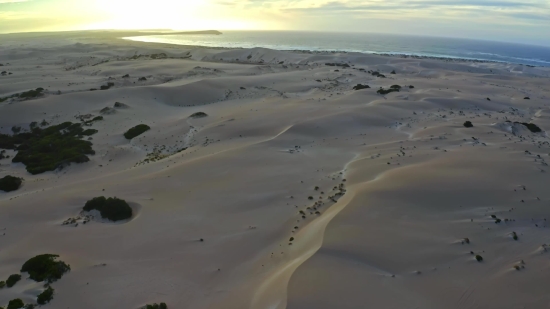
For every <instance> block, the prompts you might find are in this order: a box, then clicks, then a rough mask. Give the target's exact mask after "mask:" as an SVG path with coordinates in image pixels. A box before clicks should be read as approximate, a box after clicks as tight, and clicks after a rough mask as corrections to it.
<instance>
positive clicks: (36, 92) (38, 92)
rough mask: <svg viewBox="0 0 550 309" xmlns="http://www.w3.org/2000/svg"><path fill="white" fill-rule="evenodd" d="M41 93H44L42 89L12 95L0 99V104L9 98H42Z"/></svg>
mask: <svg viewBox="0 0 550 309" xmlns="http://www.w3.org/2000/svg"><path fill="white" fill-rule="evenodd" d="M43 92H44V88H36V89H34V90H29V91H25V92H21V93H16V94H13V95H11V96H9V97H4V98H0V103H1V102H4V101H6V100H7V99H10V98H20V99H25V100H26V99H32V98H36V97H39V96H42V95H43Z"/></svg>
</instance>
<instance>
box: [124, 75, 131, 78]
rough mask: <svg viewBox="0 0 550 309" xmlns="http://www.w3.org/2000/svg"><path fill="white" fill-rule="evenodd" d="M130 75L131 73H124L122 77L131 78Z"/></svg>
mask: <svg viewBox="0 0 550 309" xmlns="http://www.w3.org/2000/svg"><path fill="white" fill-rule="evenodd" d="M129 77H130V74H125V75H122V78H129Z"/></svg>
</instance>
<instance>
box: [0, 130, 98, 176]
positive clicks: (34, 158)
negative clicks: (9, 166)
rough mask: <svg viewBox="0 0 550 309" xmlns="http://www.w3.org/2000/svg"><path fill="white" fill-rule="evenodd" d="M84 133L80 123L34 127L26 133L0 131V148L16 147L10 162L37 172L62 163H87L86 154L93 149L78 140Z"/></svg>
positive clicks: (45, 170)
mask: <svg viewBox="0 0 550 309" xmlns="http://www.w3.org/2000/svg"><path fill="white" fill-rule="evenodd" d="M84 132H85V131H84V129H83V128H82V125H81V124H80V123H72V122H64V123H61V124H58V125H55V126H50V127H48V128H44V129H41V128H38V127H34V128H33V129H32V130H31V131H30V132H23V133H18V134H14V135H6V134H0V148H3V149H15V150H17V151H18V153H17V155H16V156H15V157H14V158H13V159H12V162H14V163H18V162H21V163H23V164H25V165H26V168H27V171H28V172H29V173H31V174H40V173H43V172H47V171H53V170H55V169H57V168H59V167H62V166H64V165H66V164H70V163H83V162H88V161H89V160H90V159H89V158H88V156H87V155H93V154H95V152H94V150H93V149H92V143H90V142H88V141H83V140H81V138H82V137H83V136H84V134H83V133H84ZM90 133H91V132H90V131H87V132H86V134H90Z"/></svg>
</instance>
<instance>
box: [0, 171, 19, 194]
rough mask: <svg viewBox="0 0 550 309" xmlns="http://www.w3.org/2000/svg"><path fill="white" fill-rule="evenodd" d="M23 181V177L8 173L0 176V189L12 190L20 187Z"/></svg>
mask: <svg viewBox="0 0 550 309" xmlns="http://www.w3.org/2000/svg"><path fill="white" fill-rule="evenodd" d="M21 183H23V178H19V177H14V176H11V175H7V176H5V177H3V178H0V191H5V192H11V191H15V190H17V189H19V187H21Z"/></svg>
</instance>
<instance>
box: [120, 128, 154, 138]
mask: <svg viewBox="0 0 550 309" xmlns="http://www.w3.org/2000/svg"><path fill="white" fill-rule="evenodd" d="M150 129H151V128H150V127H149V126H148V125H146V124H138V125H137V126H135V127H133V128H131V129H130V130H128V131H126V133H124V137H126V139H132V138H134V137H136V136H139V135H141V134H143V133H144V132H146V131H149V130H150Z"/></svg>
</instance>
